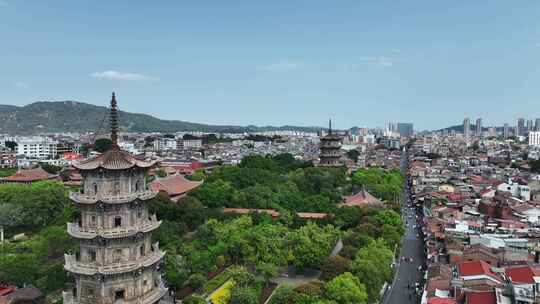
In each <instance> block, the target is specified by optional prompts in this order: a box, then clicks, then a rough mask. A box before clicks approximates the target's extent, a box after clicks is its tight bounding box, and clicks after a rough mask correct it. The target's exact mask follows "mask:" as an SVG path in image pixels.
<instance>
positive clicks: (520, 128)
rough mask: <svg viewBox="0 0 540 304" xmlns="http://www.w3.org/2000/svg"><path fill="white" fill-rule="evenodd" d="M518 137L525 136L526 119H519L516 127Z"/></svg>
mask: <svg viewBox="0 0 540 304" xmlns="http://www.w3.org/2000/svg"><path fill="white" fill-rule="evenodd" d="M516 135H517V136H523V135H525V119H523V118H518V123H517V127H516Z"/></svg>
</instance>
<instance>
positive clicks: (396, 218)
mask: <svg viewBox="0 0 540 304" xmlns="http://www.w3.org/2000/svg"><path fill="white" fill-rule="evenodd" d="M375 219H376V220H377V221H378V222H379V224H380V225H390V226H393V227H396V228H402V227H403V220H402V219H401V215H399V213H397V212H395V211H393V210H390V209H384V210H381V211H379V212H377V214H376V215H375Z"/></svg>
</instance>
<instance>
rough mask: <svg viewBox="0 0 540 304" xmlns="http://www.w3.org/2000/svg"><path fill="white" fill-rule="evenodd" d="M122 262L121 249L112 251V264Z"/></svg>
mask: <svg viewBox="0 0 540 304" xmlns="http://www.w3.org/2000/svg"><path fill="white" fill-rule="evenodd" d="M121 261H122V249H115V250H114V251H113V262H114V263H120V262H121Z"/></svg>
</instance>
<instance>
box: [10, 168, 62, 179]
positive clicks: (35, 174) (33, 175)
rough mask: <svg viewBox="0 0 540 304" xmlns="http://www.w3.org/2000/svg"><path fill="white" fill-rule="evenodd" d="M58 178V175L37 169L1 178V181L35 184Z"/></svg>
mask: <svg viewBox="0 0 540 304" xmlns="http://www.w3.org/2000/svg"><path fill="white" fill-rule="evenodd" d="M56 177H58V175H57V174H49V173H48V172H47V171H45V170H43V169H42V168H41V167H38V168H35V169H27V170H19V171H17V172H16V173H15V174H13V175H11V176H8V177H5V178H0V181H4V182H35V181H40V180H46V179H53V178H56Z"/></svg>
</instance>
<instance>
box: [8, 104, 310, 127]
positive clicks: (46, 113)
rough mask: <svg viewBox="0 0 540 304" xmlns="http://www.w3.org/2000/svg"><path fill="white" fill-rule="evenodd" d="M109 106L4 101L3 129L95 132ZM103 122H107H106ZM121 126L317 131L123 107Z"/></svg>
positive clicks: (103, 125) (105, 116) (104, 117)
mask: <svg viewBox="0 0 540 304" xmlns="http://www.w3.org/2000/svg"><path fill="white" fill-rule="evenodd" d="M108 113H109V112H108V109H107V108H106V107H102V106H96V105H92V104H88V103H83V102H78V101H39V102H34V103H31V104H29V105H26V106H22V107H17V106H12V105H0V133H9V134H36V133H49V132H92V131H98V129H99V126H101V129H102V130H103V129H107V128H108V123H109V121H108V119H107V115H108ZM102 122H103V123H102ZM120 124H121V125H120V128H121V130H122V131H127V132H152V131H156V132H176V131H203V132H231V133H235V132H248V131H252V132H254V131H263V130H298V131H316V130H317V129H318V128H315V127H295V126H282V127H271V126H265V127H257V126H220V125H206V124H199V123H192V122H186V121H180V120H163V119H159V118H156V117H153V116H151V115H147V114H138V113H129V112H123V111H120Z"/></svg>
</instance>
